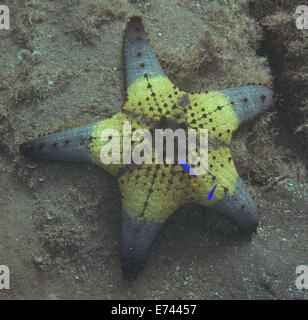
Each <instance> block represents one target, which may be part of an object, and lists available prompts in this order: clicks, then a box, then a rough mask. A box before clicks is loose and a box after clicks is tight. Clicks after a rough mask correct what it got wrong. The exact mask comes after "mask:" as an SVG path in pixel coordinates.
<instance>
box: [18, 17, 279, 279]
mask: <svg viewBox="0 0 308 320" xmlns="http://www.w3.org/2000/svg"><path fill="white" fill-rule="evenodd" d="M124 41H125V43H124V58H125V67H126V84H127V99H126V101H125V104H124V106H123V108H122V112H119V113H117V114H115V115H114V116H113V117H111V118H109V119H105V120H102V121H99V122H97V123H94V124H91V125H86V126H81V127H78V128H75V129H71V130H67V131H63V132H59V133H54V134H51V135H48V136H44V137H41V138H38V139H35V140H33V141H30V142H26V143H23V144H22V145H21V148H20V149H21V152H22V153H23V154H24V155H26V156H28V157H30V158H33V159H48V160H55V161H74V162H91V163H94V164H96V165H98V166H101V167H103V168H104V169H106V170H107V171H109V172H110V173H111V174H112V175H113V176H115V177H116V179H117V181H118V184H119V187H120V192H121V195H122V207H123V212H122V232H121V238H122V240H121V243H122V253H121V255H122V268H123V272H124V275H125V276H127V277H129V278H132V277H134V276H136V275H137V274H138V273H139V271H140V270H141V269H142V267H143V265H144V263H145V260H146V257H147V255H148V252H149V248H150V245H151V243H152V240H153V239H154V237H155V236H156V234H157V233H158V231H159V229H160V227H161V225H162V223H164V221H166V219H167V218H168V217H169V216H170V215H171V214H172V213H173V212H174V211H175V210H176V209H178V208H179V207H181V206H182V205H183V204H185V203H188V202H192V203H198V204H201V205H203V206H206V207H211V208H213V209H216V210H217V211H219V212H221V213H223V214H225V215H227V216H229V217H231V218H232V219H234V220H235V222H236V223H237V224H238V225H239V227H240V228H242V229H243V230H247V231H250V232H253V231H255V230H256V226H257V222H258V212H257V208H256V207H255V205H254V202H253V200H252V199H251V197H250V195H249V193H248V192H247V191H246V190H245V187H244V184H243V182H242V180H241V178H240V177H239V175H238V173H237V171H236V169H235V166H234V163H233V161H232V157H231V154H230V148H229V145H230V140H231V137H232V133H233V131H235V130H236V129H237V128H238V126H239V125H240V124H241V123H242V122H244V121H247V120H252V119H253V118H255V117H256V116H257V115H258V114H260V113H261V112H262V111H264V110H266V109H268V108H269V107H270V106H271V105H272V104H273V100H274V98H273V92H272V91H271V90H270V89H268V88H267V87H264V86H244V87H238V88H231V89H226V90H219V91H212V92H208V93H203V94H189V93H186V92H184V91H182V90H180V89H179V88H177V87H176V86H174V85H173V84H172V83H171V81H170V80H169V79H168V78H167V76H166V75H165V73H164V71H163V70H162V68H161V66H160V65H159V63H158V61H157V59H156V57H155V55H154V53H153V50H152V47H151V45H150V43H149V42H148V40H147V37H146V34H145V32H144V28H143V25H142V23H141V19H140V18H137V17H134V18H132V19H131V20H130V22H129V23H128V26H127V30H126V33H125V39H124ZM123 121H131V125H132V132H134V131H135V130H137V129H139V128H147V129H153V128H167V127H169V128H171V127H173V129H174V128H184V129H185V130H187V129H189V128H195V129H196V130H198V135H199V130H200V129H201V128H204V129H208V132H209V153H208V170H207V172H206V173H205V174H204V175H200V176H198V178H199V180H200V182H201V183H200V185H199V184H197V183H196V182H195V181H194V180H193V179H191V177H190V176H189V175H188V173H187V172H186V171H185V170H184V169H183V168H182V167H181V166H180V165H179V164H166V163H165V162H164V163H163V164H155V163H153V164H140V165H124V164H110V165H104V164H103V163H102V162H101V161H100V151H101V148H102V147H103V146H104V145H105V144H106V143H108V141H106V142H103V141H101V139H100V137H101V132H102V130H104V129H107V128H110V129H116V130H118V131H119V132H120V133H121V134H122V136H123V134H126V133H125V132H124V133H123V130H122V128H123V126H122V123H123ZM122 143H123V141H122V139H121V152H122V150H123V149H122ZM134 144H138V143H137V142H134V143H132V148H134ZM154 152H155V151H154ZM122 156H123V154H121V159H122ZM121 163H122V161H121ZM201 165H202V164H201ZM216 184H217V188H216V190H215V193H214V196H213V198H212V199H211V200H210V201H209V200H207V196H208V194H209V193H210V191H211V190H212V189H213V187H214V186H215V185H216Z"/></svg>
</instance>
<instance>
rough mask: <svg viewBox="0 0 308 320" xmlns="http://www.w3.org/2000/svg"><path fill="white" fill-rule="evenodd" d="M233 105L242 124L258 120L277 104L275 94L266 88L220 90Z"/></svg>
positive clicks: (248, 87) (250, 87)
mask: <svg viewBox="0 0 308 320" xmlns="http://www.w3.org/2000/svg"><path fill="white" fill-rule="evenodd" d="M219 92H221V93H223V94H224V95H225V96H226V97H227V98H228V100H229V102H230V103H231V106H232V108H233V110H234V111H235V112H236V115H237V117H238V119H239V121H240V123H242V122H244V121H248V120H252V119H254V118H256V117H257V116H258V115H259V114H260V113H262V112H264V111H265V110H268V109H269V108H270V107H271V106H272V105H273V104H274V102H275V98H274V92H273V91H272V90H271V89H269V88H267V87H264V86H244V87H235V88H229V89H224V90H219Z"/></svg>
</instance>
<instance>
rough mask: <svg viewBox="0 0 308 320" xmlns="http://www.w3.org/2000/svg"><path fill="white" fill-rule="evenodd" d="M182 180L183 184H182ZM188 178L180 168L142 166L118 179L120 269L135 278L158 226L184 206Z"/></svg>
mask: <svg viewBox="0 0 308 320" xmlns="http://www.w3.org/2000/svg"><path fill="white" fill-rule="evenodd" d="M181 180H183V181H181ZM189 180H190V178H189V175H188V174H186V173H185V172H183V170H182V169H181V167H180V166H176V167H173V169H171V170H170V167H168V166H166V165H154V164H153V165H142V166H140V167H138V168H136V169H134V170H133V171H132V172H126V173H125V174H124V175H122V176H121V177H119V178H118V182H119V186H120V191H121V196H122V207H123V213H122V231H121V232H122V268H123V272H124V274H125V275H126V276H127V277H129V278H133V277H135V276H137V274H138V273H139V272H140V270H141V269H142V268H143V265H144V263H145V261H146V258H147V256H148V252H149V250H150V246H151V243H152V241H153V240H154V238H155V236H156V234H157V233H158V231H159V229H160V227H161V225H162V224H163V223H164V222H165V221H166V220H167V219H168V217H169V216H170V215H171V214H172V213H173V212H174V211H175V210H177V209H178V208H179V207H181V206H182V205H183V204H184V203H185V202H186V198H185V190H184V189H185V184H187V183H188V182H189Z"/></svg>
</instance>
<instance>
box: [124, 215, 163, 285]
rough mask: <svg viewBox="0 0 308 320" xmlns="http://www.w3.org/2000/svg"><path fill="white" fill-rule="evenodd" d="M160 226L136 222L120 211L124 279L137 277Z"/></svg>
mask: <svg viewBox="0 0 308 320" xmlns="http://www.w3.org/2000/svg"><path fill="white" fill-rule="evenodd" d="M161 225H162V224H161V223H159V222H155V221H145V220H137V219H136V218H134V217H132V216H130V215H128V214H127V212H126V211H124V210H122V226H121V228H122V230H121V251H122V253H121V260H122V270H123V274H124V276H125V278H127V279H134V278H136V277H137V276H138V274H139V272H140V270H141V269H142V268H143V266H144V264H145V261H146V258H147V256H148V253H149V250H150V247H151V244H152V241H153V239H154V238H155V236H156V235H157V233H158V232H159V230H160V227H161Z"/></svg>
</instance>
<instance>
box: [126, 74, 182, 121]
mask: <svg viewBox="0 0 308 320" xmlns="http://www.w3.org/2000/svg"><path fill="white" fill-rule="evenodd" d="M184 95H186V93H185V92H184V91H181V90H180V89H178V88H177V87H176V86H174V84H173V83H172V82H171V81H170V80H169V79H168V78H167V77H165V76H159V77H155V78H144V77H143V78H138V79H137V80H135V81H134V82H133V83H132V84H131V85H130V86H129V87H128V88H127V102H126V103H125V105H124V106H123V110H124V111H129V112H134V113H136V114H138V115H140V116H142V118H143V117H146V118H148V119H151V120H154V121H155V120H156V121H158V120H160V119H161V118H162V117H165V118H167V119H174V120H176V121H177V122H179V123H180V122H184V121H185V113H184V111H183V107H182V106H181V105H180V104H179V103H178V102H179V100H180V99H181V98H182V97H183V96H184Z"/></svg>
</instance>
